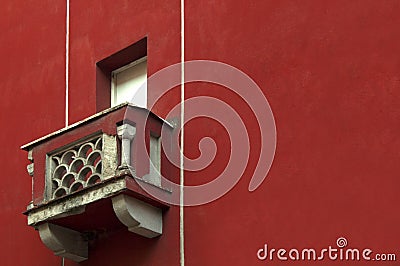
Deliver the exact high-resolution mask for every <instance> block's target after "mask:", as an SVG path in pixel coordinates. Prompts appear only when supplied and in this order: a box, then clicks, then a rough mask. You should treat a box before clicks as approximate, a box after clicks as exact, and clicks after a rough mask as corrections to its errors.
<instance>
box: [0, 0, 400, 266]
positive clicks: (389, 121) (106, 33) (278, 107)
mask: <svg viewBox="0 0 400 266" xmlns="http://www.w3.org/2000/svg"><path fill="white" fill-rule="evenodd" d="M65 10H66V9H65V1H59V0H52V1H49V0H45V1H21V0H13V1H11V0H9V1H3V3H2V8H1V9H0V29H1V32H2V35H1V37H0V39H1V41H0V43H1V49H0V59H1V64H0V65H1V66H0V69H1V70H2V74H3V75H2V79H0V88H1V92H2V94H1V95H2V98H1V100H0V101H1V104H0V125H1V128H2V130H3V132H2V134H1V135H0V141H1V142H0V143H1V144H2V153H1V155H0V160H1V161H2V162H3V163H2V174H3V175H2V178H1V180H2V184H1V196H0V204H1V206H2V208H1V211H0V221H1V224H2V226H1V227H0V233H1V236H2V241H1V242H2V243H1V247H2V248H1V251H0V254H1V264H2V265H40V266H43V265H49V266H50V265H59V264H60V258H58V257H54V256H53V255H52V254H51V252H50V251H48V250H47V249H46V248H45V247H44V245H43V244H42V243H41V242H40V240H39V236H38V234H37V232H35V231H34V230H33V229H32V228H30V227H28V226H26V219H25V217H24V216H22V215H21V212H22V211H23V210H24V209H25V207H26V205H27V203H28V202H29V201H30V198H31V184H30V177H29V175H28V174H27V173H26V170H25V166H26V164H27V163H28V161H27V160H26V153H25V152H22V151H20V150H19V146H20V145H21V144H23V143H26V142H28V141H30V140H32V139H34V138H37V137H40V136H42V135H44V134H47V133H49V132H51V131H54V130H57V129H59V128H61V127H63V126H64V123H65V121H64V109H65V94H64V93H65V87H64V86H65V77H64V75H65V69H64V66H65V50H64V49H65ZM399 11H400V4H399V2H398V1H370V0H364V1H311V0H310V1H252V2H251V3H244V2H243V1H235V0H229V1H211V0H204V1H186V10H185V13H186V20H185V22H186V39H185V41H186V44H185V45H186V59H187V60H193V59H212V60H217V61H222V62H225V63H227V64H230V65H233V66H235V67H237V68H239V69H241V70H243V71H244V72H246V73H247V74H248V75H249V76H250V77H251V78H253V79H254V80H255V81H256V82H257V84H258V85H259V86H260V87H261V89H262V90H263V92H264V94H265V95H266V96H267V97H268V100H269V103H270V105H271V107H272V110H273V112H274V116H275V119H276V126H277V134H278V143H277V151H276V157H275V161H274V164H273V167H272V169H271V171H270V173H269V175H268V178H267V179H266V181H265V182H264V183H263V185H262V186H261V187H260V188H259V189H258V190H256V191H255V192H252V193H250V192H248V190H247V187H248V183H249V181H250V178H251V176H252V172H253V171H254V167H255V165H256V162H257V156H258V153H259V150H258V149H257V145H258V144H259V142H260V136H259V134H258V133H257V131H256V130H254V131H252V130H250V133H249V134H250V137H251V138H250V139H251V143H250V144H251V146H252V151H253V152H252V154H251V155H250V161H249V164H248V167H247V169H246V171H245V174H244V175H243V176H242V178H241V181H240V182H239V183H238V184H237V185H236V186H235V188H234V189H233V190H232V191H230V192H229V193H228V194H227V195H225V196H224V197H222V198H221V199H219V200H217V201H215V202H212V203H210V204H207V205H203V206H200V207H190V208H186V209H185V251H186V253H185V258H186V264H187V265H258V264H260V263H261V262H259V261H258V260H257V256H256V252H257V250H258V249H259V248H260V247H262V246H263V245H264V243H268V244H270V245H273V246H275V247H287V248H291V247H298V248H301V247H315V248H319V247H324V246H327V245H334V243H335V241H336V239H337V238H338V237H339V236H345V237H346V238H347V239H348V241H349V245H352V246H355V247H364V246H368V247H369V248H371V249H373V250H375V251H382V252H390V253H392V252H393V253H395V252H396V248H398V247H399V245H400V240H399V238H398V235H399V233H400V229H399V226H398V224H399V222H400V215H399V214H398V212H397V211H396V210H397V205H398V203H399V202H400V194H399V193H398V185H399V181H398V173H399V171H400V164H399V163H398V161H397V159H398V158H399V151H400V140H399V138H398V135H399V133H400V126H399V123H398V121H399V118H400V111H399V108H398V106H399V100H400V82H399V80H400V77H399V69H400V64H399V62H400V37H399V36H400V28H399V26H398V25H400V17H399V16H398V13H399ZM70 12H71V18H70V21H71V29H70V49H71V50H70V69H69V70H70V95H69V100H70V106H69V108H70V114H69V115H70V117H69V120H70V121H69V122H75V121H78V120H80V119H82V118H84V117H87V116H89V115H92V114H93V113H94V112H95V111H96V98H95V94H96V67H95V64H96V62H98V61H100V60H102V59H104V58H105V57H107V56H109V55H111V54H113V53H115V52H117V51H119V50H120V49H123V48H124V47H127V46H129V45H131V44H132V43H134V42H136V41H138V40H140V39H142V38H143V37H145V36H147V38H148V62H149V65H148V67H149V69H148V72H149V74H150V75H151V74H152V73H155V72H156V71H157V70H159V69H161V68H163V67H166V66H168V65H170V64H173V63H177V62H179V60H180V24H179V21H180V7H179V1H155V0H154V1H122V0H121V1H117V2H116V1H111V0H97V1H94V0H92V1H71V10H70ZM160 93H161V91H159V90H158V89H157V88H154V89H153V90H151V91H150V92H149V94H150V97H149V98H150V101H151V99H154V98H155V97H157V95H158V94H160ZM178 93H179V91H172V92H171V93H169V98H168V101H161V103H160V105H158V106H157V109H158V113H159V114H160V115H163V114H165V113H167V112H168V110H169V109H170V108H171V106H173V105H174V103H176V102H177V101H178V100H179V94H178ZM199 95H209V96H213V97H216V98H220V99H223V100H225V101H227V102H229V104H230V105H231V106H233V107H234V108H235V107H236V108H237V109H238V111H239V113H240V115H241V116H242V117H244V118H247V119H246V121H245V124H246V126H247V127H248V128H250V129H251V128H256V121H255V120H254V117H253V116H252V114H251V109H250V108H249V107H248V106H246V105H245V103H244V102H243V101H241V100H240V99H239V98H238V97H237V96H235V95H233V94H231V93H229V92H227V91H225V90H223V88H221V87H219V86H216V85H210V84H190V85H187V97H188V98H189V97H196V96H199ZM185 136H186V139H185V147H186V148H185V152H186V154H187V155H188V156H189V157H192V158H194V157H196V156H198V155H199V149H198V142H199V140H200V139H201V138H202V137H203V136H210V137H212V138H214V139H215V141H216V143H217V146H218V147H219V148H221V149H220V150H219V152H218V153H217V157H216V160H215V161H214V163H213V164H212V165H211V166H210V167H208V168H206V169H204V170H202V171H199V172H189V171H188V172H187V173H186V179H187V183H188V184H194V183H201V182H205V181H207V180H210V179H212V178H213V177H215V176H217V175H218V173H220V172H221V171H222V169H223V168H224V165H225V164H226V163H227V160H228V157H227V156H228V155H229V148H228V150H227V147H229V146H227V144H229V139H227V137H228V136H227V134H226V132H225V131H224V128H223V127H222V126H220V125H218V124H217V123H214V122H210V121H208V120H207V119H203V118H199V119H197V120H194V121H192V122H190V123H189V124H188V125H187V127H186V133H185ZM178 217H179V210H178V209H177V208H172V209H171V210H170V211H169V212H168V213H167V214H166V216H165V222H166V223H171V224H172V225H171V228H174V230H171V232H165V233H164V236H166V237H164V236H163V237H162V238H160V239H159V241H154V240H151V239H150V240H149V239H142V238H140V237H137V236H134V235H132V234H130V233H128V232H127V231H121V232H117V233H115V234H113V235H111V236H108V237H107V238H106V239H104V241H99V242H97V243H96V244H95V245H93V246H92V248H91V250H90V252H91V253H90V257H91V259H90V260H89V261H86V262H84V263H83V264H82V265H96V266H97V265H178V263H179V227H178V222H179V219H178ZM276 263H277V262H276ZM331 263H332V262H330V261H322V262H320V263H319V264H321V265H330V264H331ZM261 264H262V263H261ZM277 264H279V263H277ZM350 264H351V263H350V262H346V265H350ZM371 264H373V263H371ZM67 265H74V264H73V263H71V262H67ZM274 265H275V264H274ZM296 265H303V264H302V262H296Z"/></svg>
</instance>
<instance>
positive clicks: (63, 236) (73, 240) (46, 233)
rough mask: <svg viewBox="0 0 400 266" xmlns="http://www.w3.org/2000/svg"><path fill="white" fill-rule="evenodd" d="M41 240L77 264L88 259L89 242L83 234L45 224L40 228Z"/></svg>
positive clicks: (58, 254)
mask: <svg viewBox="0 0 400 266" xmlns="http://www.w3.org/2000/svg"><path fill="white" fill-rule="evenodd" d="M38 230H39V235H40V239H41V240H42V242H43V243H44V244H45V245H46V246H47V247H48V248H49V249H51V250H52V251H53V252H54V255H57V256H62V257H65V258H68V259H71V260H74V261H76V262H80V261H84V260H86V259H87V258H88V242H87V241H85V239H84V238H83V237H82V234H81V233H79V232H77V231H74V230H72V229H69V228H65V227H62V226H59V225H55V224H50V223H44V224H41V225H39V226H38Z"/></svg>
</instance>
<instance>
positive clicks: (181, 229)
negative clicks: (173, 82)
mask: <svg viewBox="0 0 400 266" xmlns="http://www.w3.org/2000/svg"><path fill="white" fill-rule="evenodd" d="M184 63H185V0H181V125H182V127H181V138H180V144H181V148H180V152H181V154H180V185H181V186H180V194H179V196H180V197H179V203H180V206H179V209H180V210H179V211H180V215H179V236H180V238H179V239H180V254H181V266H184V265H185V241H184V240H185V238H184V220H183V218H184V217H183V211H184V207H183V203H184V198H183V196H184V195H183V186H184V170H183V169H184V168H183V167H184V164H183V148H184V134H183V133H184V130H183V123H184V118H185V116H184V114H185V113H184V112H185V104H184V103H185V65H184Z"/></svg>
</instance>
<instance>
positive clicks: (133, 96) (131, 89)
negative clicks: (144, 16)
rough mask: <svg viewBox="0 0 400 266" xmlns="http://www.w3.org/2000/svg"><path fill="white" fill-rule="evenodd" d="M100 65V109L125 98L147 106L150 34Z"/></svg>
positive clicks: (97, 98) (104, 60)
mask: <svg viewBox="0 0 400 266" xmlns="http://www.w3.org/2000/svg"><path fill="white" fill-rule="evenodd" d="M96 66H97V68H96V111H97V112H101V111H103V110H105V109H107V108H110V107H113V106H116V105H118V104H120V103H123V102H131V103H133V104H136V105H138V106H140V107H147V86H146V85H147V38H146V37H145V38H143V39H141V40H139V41H137V42H135V43H133V44H131V45H129V46H128V47H125V48H123V49H122V50H119V51H117V52H115V53H113V54H111V55H110V56H108V57H106V58H104V59H102V60H101V61H99V62H97V63H96ZM142 84H143V86H142Z"/></svg>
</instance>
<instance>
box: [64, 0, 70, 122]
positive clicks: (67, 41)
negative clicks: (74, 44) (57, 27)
mask: <svg viewBox="0 0 400 266" xmlns="http://www.w3.org/2000/svg"><path fill="white" fill-rule="evenodd" d="M66 1H67V12H66V13H67V14H66V20H65V28H66V32H65V126H66V127H67V126H68V112H69V110H68V105H69V102H68V98H69V72H68V71H69V0H66Z"/></svg>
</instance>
